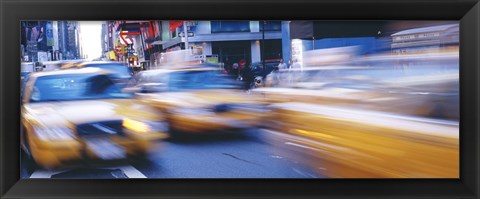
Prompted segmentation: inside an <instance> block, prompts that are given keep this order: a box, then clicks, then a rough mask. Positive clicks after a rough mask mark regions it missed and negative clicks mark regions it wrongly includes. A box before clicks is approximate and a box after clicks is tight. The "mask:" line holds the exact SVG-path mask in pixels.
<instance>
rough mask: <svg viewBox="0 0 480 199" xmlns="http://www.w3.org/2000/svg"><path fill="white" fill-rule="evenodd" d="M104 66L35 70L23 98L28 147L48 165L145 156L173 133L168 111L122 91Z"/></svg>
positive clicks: (24, 136) (24, 143)
mask: <svg viewBox="0 0 480 199" xmlns="http://www.w3.org/2000/svg"><path fill="white" fill-rule="evenodd" d="M109 73H110V72H109V71H105V70H101V69H98V68H85V69H78V70H61V71H53V72H39V73H33V74H31V75H30V78H29V80H28V82H26V86H25V89H24V95H23V99H22V100H23V101H22V136H21V141H22V148H23V149H24V151H25V152H26V153H27V154H28V155H30V156H31V157H32V158H33V160H34V161H35V162H36V163H37V164H38V165H39V166H42V167H44V168H47V169H52V168H56V167H60V166H63V165H68V164H69V163H73V162H76V161H78V160H83V159H84V158H87V159H88V158H93V159H104V160H112V159H124V158H127V157H128V156H130V155H132V156H143V155H145V154H146V153H148V152H149V150H150V149H151V148H152V147H153V146H154V143H155V142H154V141H155V140H157V139H162V138H166V137H168V134H166V124H165V122H164V117H162V116H161V115H159V114H158V112H156V111H154V110H152V109H151V108H150V107H149V106H145V105H142V104H141V103H138V102H137V101H135V100H134V99H132V95H131V94H127V93H122V92H121V90H120V89H119V88H118V87H117V85H116V84H114V83H113V81H112V80H111V79H110V78H109V76H108V75H109Z"/></svg>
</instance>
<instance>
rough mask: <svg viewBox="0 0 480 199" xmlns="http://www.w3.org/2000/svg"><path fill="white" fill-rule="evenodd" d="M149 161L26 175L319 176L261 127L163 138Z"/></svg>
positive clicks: (26, 174) (24, 172) (24, 169)
mask: <svg viewBox="0 0 480 199" xmlns="http://www.w3.org/2000/svg"><path fill="white" fill-rule="evenodd" d="M159 145H163V146H159V147H156V149H155V151H154V152H153V153H151V154H150V155H149V156H148V158H147V159H145V160H137V161H129V162H117V163H115V164H113V165H112V164H108V166H102V164H101V163H100V164H98V165H96V166H90V167H81V168H80V167H78V168H77V169H75V168H69V169H62V170H52V171H47V170H43V169H36V170H35V171H29V170H28V169H27V168H28V167H29V166H31V165H26V164H22V176H23V177H26V178H92V179H94V178H95V179H99V178H186V177H188V178H319V177H321V176H317V175H316V174H314V173H313V172H311V171H309V169H307V168H304V167H302V166H301V165H299V164H296V163H294V162H291V161H289V160H286V159H284V158H283V157H281V156H279V155H278V154H276V153H275V150H274V148H273V147H272V146H270V145H269V144H267V143H266V142H265V141H264V139H263V136H262V134H261V130H251V131H248V132H241V134H231V135H209V136H202V137H198V139H183V140H167V141H163V142H162V141H160V142H159Z"/></svg>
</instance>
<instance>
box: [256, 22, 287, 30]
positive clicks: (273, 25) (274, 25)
mask: <svg viewBox="0 0 480 199" xmlns="http://www.w3.org/2000/svg"><path fill="white" fill-rule="evenodd" d="M262 23H263V21H260V31H263V27H265V31H280V30H282V22H281V21H266V23H265V24H263V25H262Z"/></svg>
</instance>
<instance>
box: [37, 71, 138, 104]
mask: <svg viewBox="0 0 480 199" xmlns="http://www.w3.org/2000/svg"><path fill="white" fill-rule="evenodd" d="M127 97H130V95H129V94H126V93H122V92H121V90H120V89H119V88H118V87H117V86H116V85H115V84H114V83H113V82H112V81H111V80H110V79H109V78H108V77H107V76H106V75H91V74H90V75H83V74H82V75H80V74H73V75H52V76H44V77H39V78H37V80H36V82H35V85H34V87H33V90H32V95H31V97H30V100H31V102H46V101H68V100H87V99H110V98H127Z"/></svg>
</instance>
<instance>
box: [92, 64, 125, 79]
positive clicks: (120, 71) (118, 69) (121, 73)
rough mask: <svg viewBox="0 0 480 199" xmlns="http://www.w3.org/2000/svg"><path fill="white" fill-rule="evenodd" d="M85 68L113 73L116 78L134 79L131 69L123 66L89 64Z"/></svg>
mask: <svg viewBox="0 0 480 199" xmlns="http://www.w3.org/2000/svg"><path fill="white" fill-rule="evenodd" d="M85 67H95V68H101V69H105V70H109V71H112V72H114V73H113V74H112V76H113V77H114V78H120V79H129V78H131V77H132V75H131V74H132V73H131V71H130V69H129V67H128V66H125V65H121V64H90V65H89V64H87V65H85Z"/></svg>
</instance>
